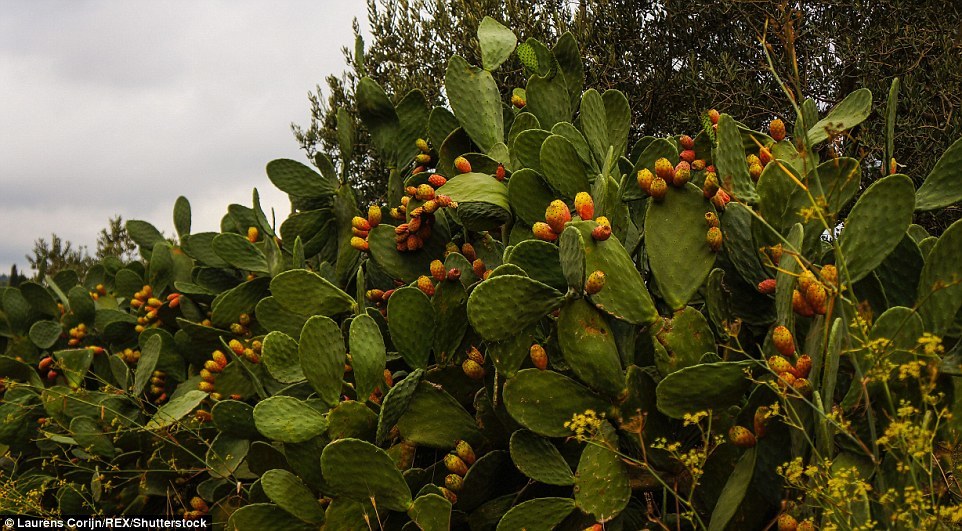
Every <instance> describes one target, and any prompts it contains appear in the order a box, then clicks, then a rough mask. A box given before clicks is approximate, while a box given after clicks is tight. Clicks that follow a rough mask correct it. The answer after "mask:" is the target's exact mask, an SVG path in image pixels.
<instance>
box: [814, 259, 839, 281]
mask: <svg viewBox="0 0 962 531" xmlns="http://www.w3.org/2000/svg"><path fill="white" fill-rule="evenodd" d="M818 274H819V275H820V276H821V277H822V280H823V281H825V283H826V284H828V285H829V286H838V269H837V268H836V267H835V266H834V265H832V264H828V265H824V266H822V270H821V271H819V272H818Z"/></svg>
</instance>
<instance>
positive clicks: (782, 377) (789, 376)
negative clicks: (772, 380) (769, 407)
mask: <svg viewBox="0 0 962 531" xmlns="http://www.w3.org/2000/svg"><path fill="white" fill-rule="evenodd" d="M797 379H798V378H797V377H796V376H795V374H794V373H792V372H791V371H788V372H783V373H781V374H779V375H778V385H779V386H781V387H782V388H783V389H784V388H787V387H792V386H793V385H795V380H797Z"/></svg>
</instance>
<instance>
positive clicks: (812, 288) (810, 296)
mask: <svg viewBox="0 0 962 531" xmlns="http://www.w3.org/2000/svg"><path fill="white" fill-rule="evenodd" d="M805 301H806V302H808V305H809V306H810V307H811V308H812V310H813V311H814V312H815V313H816V314H818V315H825V312H827V311H828V307H827V303H828V292H827V291H825V286H823V285H821V284H819V283H818V282H816V283H814V284H810V285H809V286H808V288H807V289H806V290H805Z"/></svg>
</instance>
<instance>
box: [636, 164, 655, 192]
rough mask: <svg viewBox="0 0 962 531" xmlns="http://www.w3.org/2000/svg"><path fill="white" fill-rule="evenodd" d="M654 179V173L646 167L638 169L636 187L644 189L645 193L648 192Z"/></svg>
mask: <svg viewBox="0 0 962 531" xmlns="http://www.w3.org/2000/svg"><path fill="white" fill-rule="evenodd" d="M654 180H655V174H653V173H651V170H649V169H648V168H642V169H640V170H638V187H639V188H641V189H642V190H644V191H645V193H646V194H648V193H650V192H649V189H650V188H651V182H652V181H654Z"/></svg>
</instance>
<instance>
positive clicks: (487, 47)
mask: <svg viewBox="0 0 962 531" xmlns="http://www.w3.org/2000/svg"><path fill="white" fill-rule="evenodd" d="M478 43H479V44H480V45H481V64H482V65H484V69H485V70H489V71H493V70H496V69H497V68H498V67H499V66H501V63H503V62H505V61H506V60H507V59H508V57H511V53H512V52H513V51H514V47H515V46H517V44H518V38H517V37H516V36H515V35H514V32H512V31H511V30H510V29H508V28H506V27H505V26H503V25H502V24H501V23H500V22H498V21H496V20H494V19H493V18H491V17H484V19H483V20H481V25H480V26H478Z"/></svg>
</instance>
